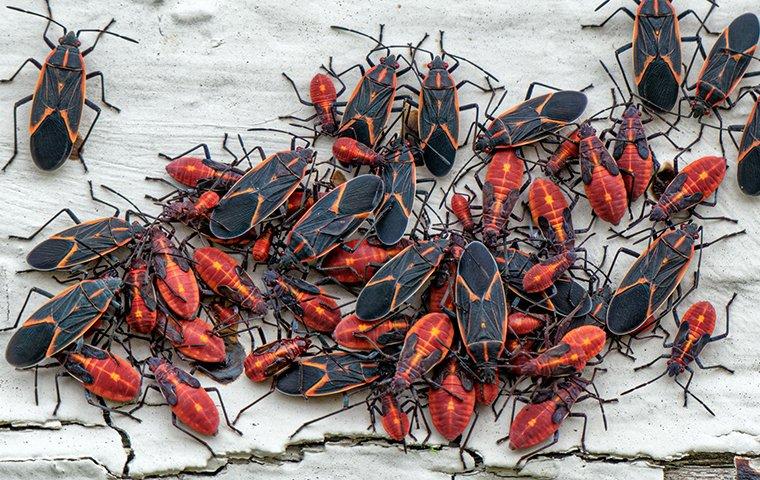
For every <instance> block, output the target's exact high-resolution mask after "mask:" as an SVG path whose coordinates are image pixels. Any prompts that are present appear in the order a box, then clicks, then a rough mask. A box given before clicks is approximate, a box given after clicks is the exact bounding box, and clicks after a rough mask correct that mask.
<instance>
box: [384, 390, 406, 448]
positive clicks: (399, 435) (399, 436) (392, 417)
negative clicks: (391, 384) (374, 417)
mask: <svg viewBox="0 0 760 480" xmlns="http://www.w3.org/2000/svg"><path fill="white" fill-rule="evenodd" d="M379 410H380V412H379V413H380V424H381V425H382V426H383V430H385V433H387V434H388V436H389V437H390V438H391V439H392V440H395V441H397V442H401V441H403V440H404V439H405V438H406V436H407V435H409V431H410V429H411V426H412V425H411V422H410V421H409V414H408V413H407V412H405V411H404V410H402V409H401V405H399V401H398V398H396V395H394V394H393V393H392V392H386V393H384V394H383V395H381V396H380V409H379Z"/></svg>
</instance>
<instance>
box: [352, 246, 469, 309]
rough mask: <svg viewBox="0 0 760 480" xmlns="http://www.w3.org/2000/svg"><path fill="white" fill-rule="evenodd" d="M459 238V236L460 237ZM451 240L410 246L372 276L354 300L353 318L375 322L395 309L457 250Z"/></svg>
mask: <svg viewBox="0 0 760 480" xmlns="http://www.w3.org/2000/svg"><path fill="white" fill-rule="evenodd" d="M460 238H461V237H460ZM455 244H456V240H455V239H453V238H438V239H433V240H426V241H422V242H419V243H413V244H412V245H409V246H408V247H406V248H405V249H404V250H402V251H401V252H400V253H399V254H398V255H396V256H395V257H393V258H392V259H390V260H389V261H388V262H387V263H386V264H385V265H383V266H382V268H380V270H378V271H377V273H375V275H373V276H372V278H371V279H370V281H369V282H368V283H367V284H366V285H365V286H364V288H363V289H362V291H361V292H359V297H358V298H357V299H356V316H357V317H359V319H361V320H367V321H372V320H379V319H381V318H384V317H385V316H387V315H388V314H390V313H392V312H394V311H396V310H397V309H399V308H400V307H401V306H402V305H403V304H404V302H406V301H407V300H409V299H410V298H411V297H412V295H414V294H415V293H416V292H417V290H419V289H420V288H421V287H422V285H423V284H424V283H425V282H426V281H427V280H428V279H429V278H430V277H431V276H432V275H433V273H434V272H435V270H436V269H437V268H438V266H439V265H440V264H441V263H442V262H443V260H444V258H445V257H446V256H447V254H451V253H453V252H454V250H455V249H456V248H458V247H456V246H455Z"/></svg>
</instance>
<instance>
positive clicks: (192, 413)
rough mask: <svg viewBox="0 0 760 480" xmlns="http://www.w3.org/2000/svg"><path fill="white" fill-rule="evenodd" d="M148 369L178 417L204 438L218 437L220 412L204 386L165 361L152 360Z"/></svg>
mask: <svg viewBox="0 0 760 480" xmlns="http://www.w3.org/2000/svg"><path fill="white" fill-rule="evenodd" d="M148 367H149V368H150V370H151V372H153V375H154V376H155V377H156V383H158V386H159V388H160V389H161V393H162V394H163V395H164V398H166V401H167V402H168V403H169V405H170V406H171V409H172V412H173V413H174V414H175V415H176V416H177V418H178V419H179V420H180V421H181V422H182V423H184V424H185V425H187V426H188V427H190V428H191V429H192V430H194V431H196V432H198V433H200V434H201V435H209V436H211V435H216V432H217V431H218V430H219V411H218V410H217V409H216V405H214V401H213V400H211V397H210V396H209V394H208V392H206V390H204V389H203V388H202V387H201V383H200V382H199V381H198V380H197V379H196V378H195V377H193V376H192V375H190V374H189V373H187V372H185V371H184V370H180V369H179V368H177V367H175V366H174V365H172V364H171V363H169V362H167V361H166V360H163V359H158V358H156V357H151V358H149V359H148Z"/></svg>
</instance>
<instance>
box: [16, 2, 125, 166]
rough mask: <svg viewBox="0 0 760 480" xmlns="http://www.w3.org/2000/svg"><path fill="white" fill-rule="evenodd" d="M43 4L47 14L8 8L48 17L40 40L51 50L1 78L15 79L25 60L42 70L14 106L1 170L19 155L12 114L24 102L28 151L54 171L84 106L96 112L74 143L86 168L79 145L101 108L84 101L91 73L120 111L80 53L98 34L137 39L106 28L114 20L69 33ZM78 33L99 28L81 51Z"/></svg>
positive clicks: (68, 148) (70, 143) (64, 155)
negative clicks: (54, 33) (52, 31)
mask: <svg viewBox="0 0 760 480" xmlns="http://www.w3.org/2000/svg"><path fill="white" fill-rule="evenodd" d="M47 6H48V15H47V16H46V15H42V14H39V13H35V12H30V11H28V10H23V9H21V8H18V7H11V6H9V7H8V8H9V9H11V10H15V11H17V12H22V13H28V14H30V15H34V16H36V17H41V18H44V19H46V20H47V21H48V24H47V26H46V27H45V31H44V32H43V34H42V38H43V39H44V40H45V43H46V44H47V45H48V47H50V49H51V52H50V53H49V54H48V56H47V58H45V63H44V64H40V62H38V61H37V60H35V59H33V58H27V59H26V61H24V63H22V64H21V66H20V67H19V68H18V70H16V72H15V73H14V74H13V75H11V76H10V78H8V79H5V80H3V82H10V81H11V80H13V79H14V78H15V77H16V75H18V74H19V72H21V69H23V68H24V66H25V65H26V64H27V63H31V64H32V65H34V66H35V67H37V69H39V71H40V74H39V77H38V79H37V86H36V87H35V89H34V94H32V95H29V96H28V97H24V98H22V99H21V100H19V101H18V102H16V104H15V105H14V107H13V155H11V158H10V159H9V160H8V162H7V163H6V164H5V166H3V171H5V169H6V168H8V165H10V164H11V162H13V159H14V158H16V153H18V132H17V130H18V122H17V120H16V112H17V110H18V108H19V107H20V106H22V105H24V104H25V103H28V102H32V113H31V117H30V119H29V133H30V138H29V149H30V151H31V153H32V160H34V164H35V165H37V167H39V168H40V169H42V170H55V169H57V168H59V167H60V166H61V165H63V163H64V162H65V161H66V160H67V159H68V158H69V156H70V155H71V153H72V149H73V148H74V145H75V144H76V142H77V140H78V138H79V122H80V121H81V119H82V109H83V108H84V105H87V106H88V107H90V108H91V109H92V110H94V111H95V119H94V120H93V121H92V124H91V125H90V129H89V130H88V131H87V134H86V135H85V136H84V139H82V141H81V143H80V144H79V145H78V147H77V152H76V155H77V156H78V158H79V159H80V161H81V162H82V166H83V167H84V169H85V171H87V165H85V163H84V160H83V158H82V149H83V148H84V145H85V143H87V139H88V138H89V136H90V133H91V132H92V128H93V127H94V126H95V123H96V122H97V121H98V117H99V116H100V107H98V106H97V105H95V104H94V103H92V102H91V101H90V100H88V99H87V97H86V95H85V89H86V81H87V80H89V79H91V78H94V77H100V80H101V87H100V93H101V101H102V102H103V103H104V104H106V105H108V106H109V107H111V108H113V109H114V110H116V111H119V109H118V108H116V107H115V106H113V105H111V104H110V103H108V102H107V101H106V98H105V87H104V86H103V84H102V82H103V73H102V72H100V71H98V72H90V73H89V74H88V73H87V72H86V71H85V65H84V57H86V56H87V55H89V54H90V53H91V52H92V51H93V49H94V48H95V46H96V45H97V44H98V41H99V40H100V37H101V36H102V35H104V34H108V35H113V36H115V37H119V38H122V39H124V40H127V41H130V42H133V43H138V42H137V40H133V39H131V38H129V37H125V36H123V35H119V34H116V33H113V32H109V31H108V28H109V27H110V26H111V25H112V24H113V23H114V21H115V20H113V19H111V21H110V22H109V23H108V25H106V27H105V28H104V29H103V30H97V29H82V30H78V31H76V32H74V31H73V30H72V31H68V30H67V28H66V27H65V26H64V25H62V24H60V23H58V22H56V21H55V20H53V19H52V13H51V12H50V3H49V2H47ZM51 23H54V24H56V25H58V26H59V27H61V28H63V36H62V37H61V38H60V39H58V45H56V44H55V43H53V41H52V40H50V39H49V38H48V36H47V32H48V29H49V28H50V24H51ZM82 32H98V36H97V37H96V38H95V42H93V44H92V45H91V46H90V47H89V48H86V49H85V50H82V51H81V52H80V51H79V46H80V45H81V42H80V41H79V35H80V34H81V33H82Z"/></svg>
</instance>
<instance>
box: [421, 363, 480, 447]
mask: <svg viewBox="0 0 760 480" xmlns="http://www.w3.org/2000/svg"><path fill="white" fill-rule="evenodd" d="M475 400H476V393H475V388H474V385H473V383H472V381H471V380H470V379H469V378H463V376H462V373H461V371H460V368H459V361H458V360H457V359H456V358H451V359H450V360H449V361H448V363H446V364H445V366H444V369H443V370H442V371H441V374H440V375H439V376H438V377H436V382H435V385H434V386H431V388H430V391H429V393H428V409H429V410H430V418H431V420H432V421H433V426H434V427H435V429H436V430H437V431H438V433H440V434H441V435H443V437H444V438H445V439H446V440H449V441H452V440H454V439H455V438H457V437H458V436H460V435H461V434H462V433H463V432H464V429H465V428H467V425H468V424H469V423H470V419H471V418H472V414H473V413H474V412H475Z"/></svg>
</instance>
